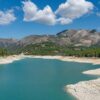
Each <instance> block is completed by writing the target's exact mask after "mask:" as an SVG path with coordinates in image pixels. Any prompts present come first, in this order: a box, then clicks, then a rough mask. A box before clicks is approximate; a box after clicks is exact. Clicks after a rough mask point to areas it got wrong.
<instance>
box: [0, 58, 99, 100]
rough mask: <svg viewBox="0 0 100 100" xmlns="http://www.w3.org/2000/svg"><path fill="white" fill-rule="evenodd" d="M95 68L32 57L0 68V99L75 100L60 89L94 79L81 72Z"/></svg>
mask: <svg viewBox="0 0 100 100" xmlns="http://www.w3.org/2000/svg"><path fill="white" fill-rule="evenodd" d="M99 67H100V65H95V66H93V65H92V64H83V63H74V62H73V63H72V62H63V61H59V60H46V59H33V58H28V59H23V60H20V61H16V62H13V63H11V64H6V65H0V100H75V98H74V97H72V96H71V95H70V94H68V93H66V92H65V91H64V86H66V85H67V84H74V83H77V82H79V81H83V80H90V79H95V78H97V77H96V76H90V75H84V74H82V72H83V71H85V70H89V69H93V68H99Z"/></svg>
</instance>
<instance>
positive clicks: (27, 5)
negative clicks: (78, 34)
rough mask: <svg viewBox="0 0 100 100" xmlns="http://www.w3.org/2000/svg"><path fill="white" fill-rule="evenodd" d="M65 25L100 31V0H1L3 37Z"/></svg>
mask: <svg viewBox="0 0 100 100" xmlns="http://www.w3.org/2000/svg"><path fill="white" fill-rule="evenodd" d="M77 1H78V2H77ZM65 29H97V30H99V31H100V0H0V37H1V38H2V37H3V38H22V37H24V36H28V35H31V34H56V33H57V32H60V31H63V30H65Z"/></svg>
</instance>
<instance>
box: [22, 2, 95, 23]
mask: <svg viewBox="0 0 100 100" xmlns="http://www.w3.org/2000/svg"><path fill="white" fill-rule="evenodd" d="M93 8H94V5H93V4H92V3H91V2H89V1H86V0H67V1H66V2H65V3H62V4H60V5H59V7H58V9H57V10H56V11H52V9H51V7H50V6H46V7H44V9H42V10H41V9H39V8H38V7H37V6H36V5H35V4H34V3H33V2H31V1H30V0H28V1H24V2H23V11H24V21H36V22H39V23H43V24H48V25H55V24H57V23H59V24H63V25H64V24H69V23H72V22H73V20H74V19H76V18H80V17H81V16H83V15H85V14H87V13H89V12H90V11H91V10H93Z"/></svg>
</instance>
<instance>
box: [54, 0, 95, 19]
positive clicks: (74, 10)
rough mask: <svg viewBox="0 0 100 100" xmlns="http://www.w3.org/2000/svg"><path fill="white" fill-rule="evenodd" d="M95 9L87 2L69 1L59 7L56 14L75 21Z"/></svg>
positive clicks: (82, 0)
mask: <svg viewBox="0 0 100 100" xmlns="http://www.w3.org/2000/svg"><path fill="white" fill-rule="evenodd" d="M93 7H94V5H93V4H92V3H91V2H89V1H86V0H67V1H66V2H65V3H62V4H61V5H60V6H59V8H58V9H57V11H56V14H59V15H60V16H62V17H64V18H69V19H72V20H73V19H76V18H79V17H81V16H83V15H84V14H86V13H89V12H90V11H91V10H93Z"/></svg>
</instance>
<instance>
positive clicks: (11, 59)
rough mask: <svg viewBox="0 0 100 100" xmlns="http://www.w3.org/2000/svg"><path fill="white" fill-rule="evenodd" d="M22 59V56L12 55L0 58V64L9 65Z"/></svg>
mask: <svg viewBox="0 0 100 100" xmlns="http://www.w3.org/2000/svg"><path fill="white" fill-rule="evenodd" d="M23 58H25V56H24V55H12V56H7V57H0V64H9V63H12V62H14V61H17V60H20V59H23Z"/></svg>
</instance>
